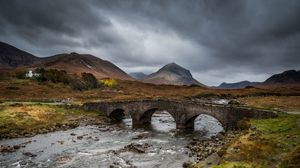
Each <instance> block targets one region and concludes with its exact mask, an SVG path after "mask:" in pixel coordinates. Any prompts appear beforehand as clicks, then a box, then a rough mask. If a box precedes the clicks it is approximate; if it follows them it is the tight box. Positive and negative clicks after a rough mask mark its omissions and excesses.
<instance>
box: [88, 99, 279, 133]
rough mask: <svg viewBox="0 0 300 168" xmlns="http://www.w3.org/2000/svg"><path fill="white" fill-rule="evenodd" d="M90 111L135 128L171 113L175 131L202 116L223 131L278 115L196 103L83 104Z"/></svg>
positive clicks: (118, 102)
mask: <svg viewBox="0 0 300 168" xmlns="http://www.w3.org/2000/svg"><path fill="white" fill-rule="evenodd" d="M83 107H84V109H85V110H87V111H90V110H93V111H101V112H104V113H105V114H106V115H107V116H108V117H109V118H111V119H112V120H116V121H120V120H122V119H123V118H124V116H125V115H130V116H131V118H132V125H133V127H138V126H143V125H145V124H150V123H151V116H152V115H153V113H154V112H155V111H164V110H165V111H168V112H169V113H170V114H171V115H172V117H173V118H174V120H175V122H176V128H178V129H182V128H189V129H193V128H194V120H195V119H196V118H197V116H199V115H200V114H206V115H209V116H212V117H214V118H216V119H217V120H218V121H219V122H220V123H221V124H222V126H223V127H224V128H232V127H236V125H237V122H238V121H240V120H242V119H246V118H269V117H275V116H276V114H275V113H274V112H271V111H266V110H258V109H251V108H246V107H240V106H234V105H217V104H210V103H209V104H208V103H199V102H194V101H173V100H139V101H111V102H95V103H86V104H84V105H83Z"/></svg>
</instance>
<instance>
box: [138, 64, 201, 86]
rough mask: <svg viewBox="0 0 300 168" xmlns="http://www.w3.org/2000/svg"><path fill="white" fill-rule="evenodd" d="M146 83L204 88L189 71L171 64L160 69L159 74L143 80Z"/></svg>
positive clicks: (156, 73)
mask: <svg viewBox="0 0 300 168" xmlns="http://www.w3.org/2000/svg"><path fill="white" fill-rule="evenodd" d="M142 81H143V82H145V83H153V84H168V85H192V84H196V85H199V86H204V85H203V84H201V83H200V82H198V81H197V80H196V79H194V78H193V76H192V74H191V73H190V71H189V70H187V69H185V68H183V67H181V66H179V65H177V64H176V63H170V64H167V65H165V66H164V67H162V68H161V69H159V70H158V71H157V72H155V73H153V74H150V75H148V76H147V77H145V78H144V79H143V80H142Z"/></svg>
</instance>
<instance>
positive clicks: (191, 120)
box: [185, 113, 226, 129]
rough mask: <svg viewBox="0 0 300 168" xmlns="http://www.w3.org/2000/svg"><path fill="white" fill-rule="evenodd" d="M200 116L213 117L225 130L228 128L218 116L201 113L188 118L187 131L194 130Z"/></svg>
mask: <svg viewBox="0 0 300 168" xmlns="http://www.w3.org/2000/svg"><path fill="white" fill-rule="evenodd" d="M200 115H208V116H210V117H213V118H215V119H216V120H217V121H218V122H219V123H221V126H222V127H223V128H225V127H226V125H225V123H224V122H223V121H222V120H221V119H220V118H219V117H217V116H215V115H212V114H208V113H200V114H196V115H194V116H192V117H190V118H188V119H187V120H186V122H185V128H187V129H194V125H195V120H196V118H197V117H199V116H200Z"/></svg>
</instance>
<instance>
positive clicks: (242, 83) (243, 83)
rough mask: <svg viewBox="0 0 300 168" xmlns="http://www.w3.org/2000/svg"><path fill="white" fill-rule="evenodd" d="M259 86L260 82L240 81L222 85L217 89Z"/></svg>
mask: <svg viewBox="0 0 300 168" xmlns="http://www.w3.org/2000/svg"><path fill="white" fill-rule="evenodd" d="M257 84H259V82H249V81H240V82H236V83H226V82H223V83H221V84H220V85H219V86H218V87H217V88H221V89H241V88H245V87H246V86H255V85H257Z"/></svg>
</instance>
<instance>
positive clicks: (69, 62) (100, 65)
mask: <svg viewBox="0 0 300 168" xmlns="http://www.w3.org/2000/svg"><path fill="white" fill-rule="evenodd" d="M35 67H44V68H52V69H61V70H66V71H67V72H69V73H75V74H81V73H82V72H87V73H92V74H94V75H95V76H96V78H99V79H100V78H115V79H123V80H133V79H132V78H131V77H130V76H129V75H128V74H127V73H125V72H124V71H123V70H121V69H120V68H119V67H117V66H116V65H114V64H112V63H111V62H109V61H106V60H102V59H100V58H98V57H95V56H93V55H88V54H78V53H70V54H58V55H54V56H51V57H46V58H42V61H41V63H39V64H36V65H35Z"/></svg>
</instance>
